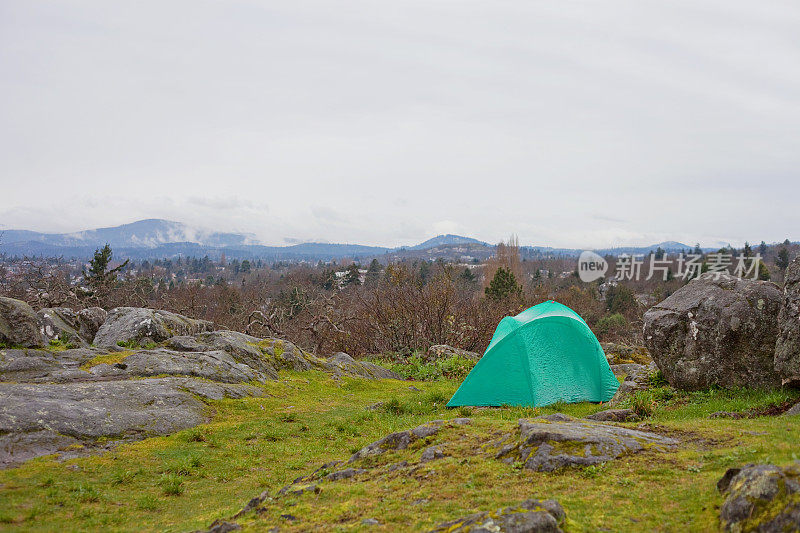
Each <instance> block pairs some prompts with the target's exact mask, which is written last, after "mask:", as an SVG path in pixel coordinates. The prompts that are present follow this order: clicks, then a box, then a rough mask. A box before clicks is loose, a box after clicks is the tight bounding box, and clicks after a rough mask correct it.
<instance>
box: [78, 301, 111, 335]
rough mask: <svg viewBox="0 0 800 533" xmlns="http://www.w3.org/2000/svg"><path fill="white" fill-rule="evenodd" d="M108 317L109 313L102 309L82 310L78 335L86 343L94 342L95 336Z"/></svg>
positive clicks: (79, 313) (90, 308)
mask: <svg viewBox="0 0 800 533" xmlns="http://www.w3.org/2000/svg"><path fill="white" fill-rule="evenodd" d="M107 317H108V312H107V311H106V310H105V309H103V308H102V307H87V308H86V309H81V310H80V311H78V333H79V334H80V336H81V337H83V338H84V339H85V340H86V342H89V343H91V342H94V336H95V335H97V331H98V330H99V329H100V326H102V325H103V322H105V321H106V318H107Z"/></svg>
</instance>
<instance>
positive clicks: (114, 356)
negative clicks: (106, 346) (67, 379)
mask: <svg viewBox="0 0 800 533" xmlns="http://www.w3.org/2000/svg"><path fill="white" fill-rule="evenodd" d="M131 355H133V352H132V351H130V350H125V351H122V352H113V353H109V354H105V355H97V356H95V357H92V358H91V359H89V360H88V361H86V362H85V363H83V364H82V365H81V370H89V369H90V368H92V367H94V366H97V365H102V364H106V365H114V364H117V363H121V362H123V361H125V359H126V358H128V357H129V356H131Z"/></svg>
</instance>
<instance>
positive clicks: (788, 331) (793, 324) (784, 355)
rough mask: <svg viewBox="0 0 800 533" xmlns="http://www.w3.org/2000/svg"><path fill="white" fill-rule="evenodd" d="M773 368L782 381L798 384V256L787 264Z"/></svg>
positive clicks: (799, 331) (799, 345)
mask: <svg viewBox="0 0 800 533" xmlns="http://www.w3.org/2000/svg"><path fill="white" fill-rule="evenodd" d="M775 370H776V372H778V375H779V376H780V378H781V380H782V382H783V383H785V384H793V385H795V386H800V257H797V258H795V259H794V261H792V262H791V263H790V264H789V267H788V268H787V269H786V276H785V278H784V284H783V305H782V306H781V311H780V313H779V314H778V340H777V342H776V343H775Z"/></svg>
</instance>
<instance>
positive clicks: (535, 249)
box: [0, 219, 714, 261]
mask: <svg viewBox="0 0 800 533" xmlns="http://www.w3.org/2000/svg"><path fill="white" fill-rule="evenodd" d="M105 243H108V244H110V245H111V247H112V248H113V249H114V254H115V257H117V258H119V259H124V258H131V259H152V258H162V257H177V256H179V255H182V256H193V257H203V256H205V255H207V256H209V257H210V258H212V259H218V258H219V257H220V256H221V255H222V254H223V253H224V254H225V255H226V257H228V258H230V259H234V258H237V259H264V260H267V261H330V260H333V259H340V258H343V257H349V258H353V259H357V260H360V259H362V258H366V259H368V258H371V257H379V256H382V255H385V254H389V255H390V256H391V257H392V258H412V259H424V260H429V259H434V258H439V257H441V258H449V259H455V260H465V259H464V258H465V257H467V259H469V258H473V259H475V260H482V259H485V258H486V257H488V256H489V255H491V254H492V253H494V246H493V245H490V244H487V243H485V242H483V241H479V240H477V239H473V238H471V237H464V236H461V235H452V234H448V235H438V236H436V237H433V238H431V239H428V240H426V241H425V242H422V243H420V244H417V245H415V246H404V247H397V248H387V247H383V246H365V245H361V244H328V243H315V242H309V243H302V244H294V245H291V246H265V245H262V244H259V243H258V241H257V239H256V238H255V236H253V235H251V234H246V233H221V232H215V231H208V230H202V229H197V228H192V227H191V226H188V225H186V224H183V223H181V222H174V221H171V220H161V219H147V220H139V221H137V222H132V223H130V224H123V225H121V226H113V227H108V228H97V229H91V230H86V231H78V232H75V233H39V232H36V231H28V230H6V231H4V232H3V233H2V237H0V253H4V254H6V255H9V256H17V257H21V256H29V257H32V256H36V257H64V258H79V259H82V258H87V257H91V255H92V253H93V252H94V251H95V249H96V248H98V247H100V246H102V245H104V244H105ZM659 247H661V248H662V249H663V250H665V251H667V252H670V253H676V252H680V251H683V250H691V249H693V246H689V245H687V244H683V243H680V242H675V241H667V242H662V243H659V244H653V245H651V246H643V247H621V248H607V249H601V250H595V251H596V252H597V253H599V254H601V255H619V254H649V253H650V252H652V251H655V250H656V249H657V248H659ZM464 248H466V250H464ZM713 250H714V249H713V248H704V249H703V251H713ZM581 251H582V250H580V249H573V248H551V247H546V246H523V247H521V252H522V254H523V257H528V258H535V257H542V256H545V257H547V256H578V255H579V254H580V253H581Z"/></svg>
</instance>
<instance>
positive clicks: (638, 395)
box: [627, 390, 658, 418]
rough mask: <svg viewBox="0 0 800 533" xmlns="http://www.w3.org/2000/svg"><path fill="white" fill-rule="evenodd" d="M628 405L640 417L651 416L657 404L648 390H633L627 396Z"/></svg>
mask: <svg viewBox="0 0 800 533" xmlns="http://www.w3.org/2000/svg"><path fill="white" fill-rule="evenodd" d="M627 403H628V406H629V407H630V408H631V409H633V412H634V413H636V414H637V415H639V416H640V417H642V418H648V417H651V416H653V414H655V412H656V407H657V406H658V405H657V403H656V400H655V398H654V397H653V393H652V392H651V391H649V390H640V391H635V392H634V393H633V394H631V395H630V396H629V397H628V402H627Z"/></svg>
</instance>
